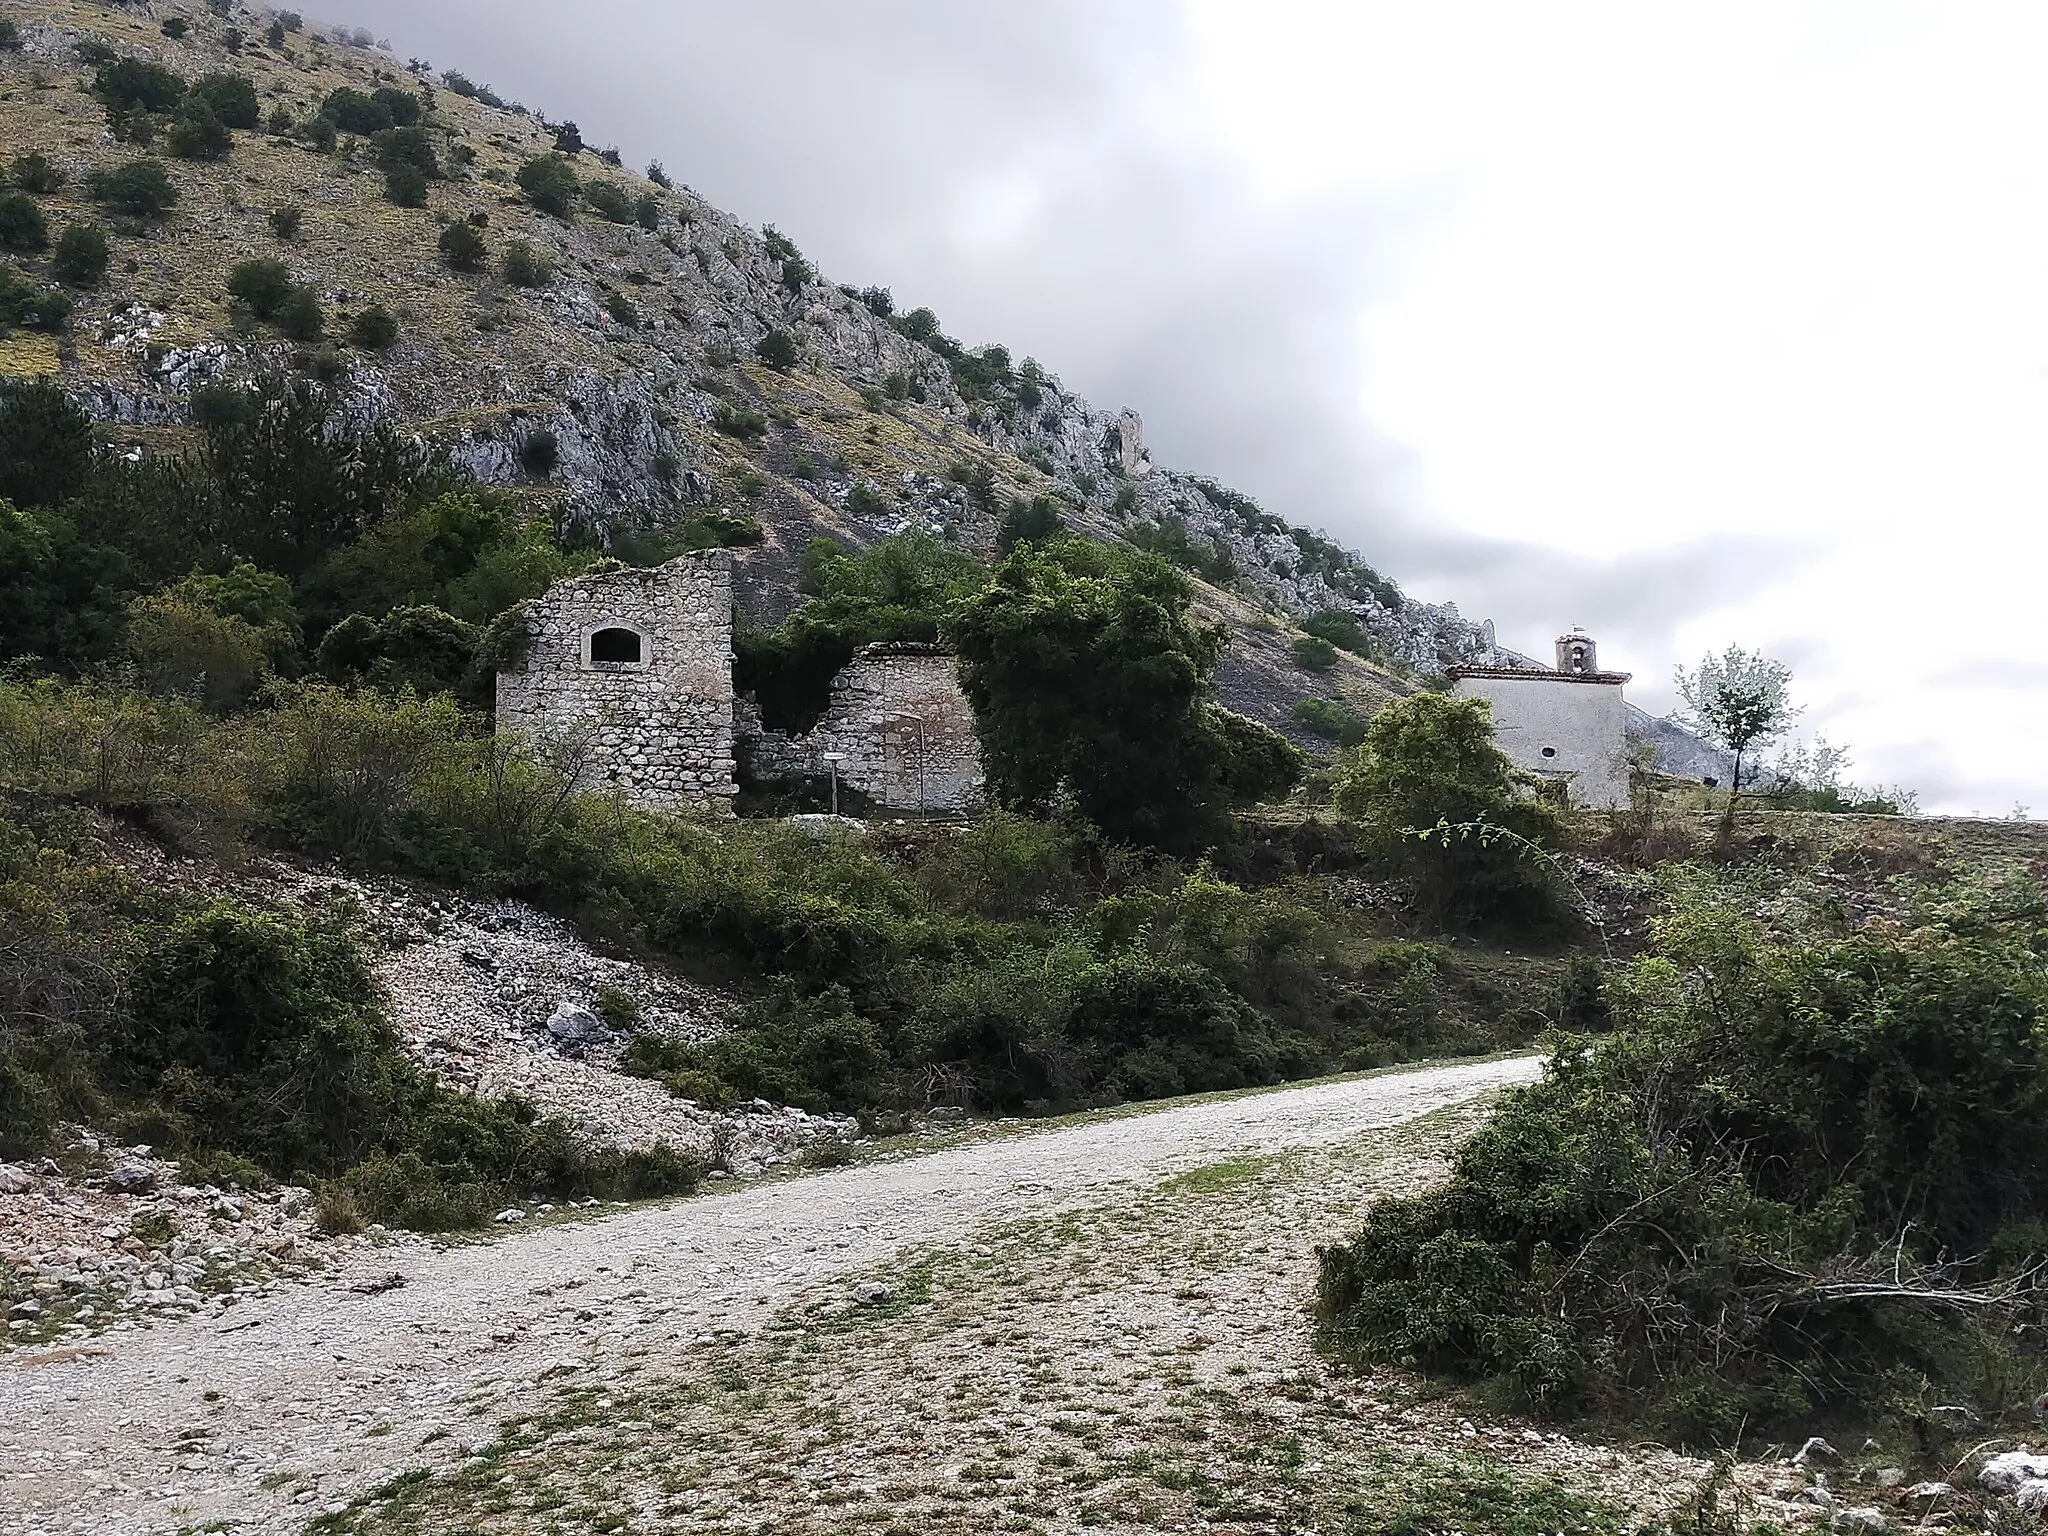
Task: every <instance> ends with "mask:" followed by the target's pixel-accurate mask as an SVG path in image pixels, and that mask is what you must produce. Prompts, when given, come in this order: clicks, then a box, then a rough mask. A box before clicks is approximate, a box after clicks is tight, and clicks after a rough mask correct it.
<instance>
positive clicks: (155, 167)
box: [89, 160, 178, 219]
mask: <svg viewBox="0 0 2048 1536" xmlns="http://www.w3.org/2000/svg"><path fill="white" fill-rule="evenodd" d="M89 185H90V188H91V191H92V195H93V198H94V200H95V201H98V202H102V203H105V204H106V205H107V206H108V207H109V208H111V209H113V210H114V212H116V213H124V214H127V215H128V216H129V217H130V218H137V219H150V218H160V217H162V216H163V215H164V214H166V213H168V212H169V211H170V210H171V209H172V208H173V207H174V206H175V205H176V204H177V201H178V189H177V187H176V186H175V185H173V183H172V181H171V177H170V173H169V172H168V171H166V170H165V169H164V166H163V162H162V161H160V160H131V161H129V162H128V164H126V165H122V166H115V167H113V168H111V169H108V170H103V171H95V172H93V174H92V176H91V178H90V181H89Z"/></svg>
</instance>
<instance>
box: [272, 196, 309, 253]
mask: <svg viewBox="0 0 2048 1536" xmlns="http://www.w3.org/2000/svg"><path fill="white" fill-rule="evenodd" d="M305 222H306V210H305V209H303V208H300V207H298V206H297V205H296V204H286V205H285V206H284V207H282V208H273V209H271V210H270V218H269V224H270V232H271V233H272V234H273V235H275V236H277V238H278V239H280V240H282V241H284V242H285V243H286V244H290V243H291V242H292V241H294V240H296V239H298V238H299V227H300V226H301V225H303V224H304V223H305Z"/></svg>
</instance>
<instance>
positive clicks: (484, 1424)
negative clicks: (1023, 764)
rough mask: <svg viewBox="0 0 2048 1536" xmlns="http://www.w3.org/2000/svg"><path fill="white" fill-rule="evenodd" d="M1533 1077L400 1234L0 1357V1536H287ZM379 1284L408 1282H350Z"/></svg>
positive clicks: (1339, 1097)
mask: <svg viewBox="0 0 2048 1536" xmlns="http://www.w3.org/2000/svg"><path fill="white" fill-rule="evenodd" d="M1536 1072H1537V1063H1536V1062H1535V1060H1534V1059H1532V1058H1517V1059H1513V1060H1505V1061H1494V1062H1484V1063H1477V1064H1470V1065H1457V1066H1447V1067H1431V1068H1424V1069H1419V1070H1415V1071H1408V1072H1401V1073H1395V1074H1386V1075H1381V1076H1376V1077H1370V1078H1364V1079H1358V1080H1353V1081H1347V1082H1341V1083H1330V1084H1319V1085H1316V1086H1312V1087H1305V1088H1297V1089H1288V1090H1283V1091H1278V1092H1271V1093H1261V1094H1253V1095H1248V1096H1245V1097H1241V1098H1233V1099H1224V1100H1210V1101H1201V1102H1195V1103H1190V1104H1187V1105H1182V1106H1178V1107H1174V1108H1169V1109H1163V1110H1158V1111H1153V1112H1149V1113H1137V1114H1126V1115H1115V1116H1105V1117H1098V1118H1091V1119H1089V1120H1086V1121H1084V1122H1082V1123H1079V1124H1073V1125H1068V1126H1064V1127H1061V1128H1058V1129H1051V1130H1045V1131H1038V1132H1032V1133H1028V1134H1021V1135H1016V1136H1008V1137H997V1138H990V1139H983V1140H979V1141H973V1142H970V1143H968V1144H966V1145H962V1146H959V1147H955V1148H952V1149H950V1150H945V1151H939V1152H933V1153H928V1154H924V1155H918V1156H910V1157H906V1158H903V1159H901V1160H896V1161H878V1162H874V1163H869V1164H866V1165H862V1166H857V1167H853V1168H848V1169H842V1170H838V1171H835V1172H830V1173H820V1174H816V1175H811V1176H807V1177H802V1178H797V1179H790V1180H784V1181H779V1182H775V1183H768V1184H758V1185H753V1186H748V1187H739V1188H735V1189H732V1190H730V1191H729V1192H725V1193H721V1194H714V1195H709V1196H703V1197H699V1198H696V1199H691V1200H686V1201H681V1202H677V1203H672V1204H666V1205H659V1206H650V1207H642V1208H638V1209H634V1210H631V1211H622V1212H618V1213H616V1214H613V1215H610V1216H607V1217H603V1218H600V1219H586V1220H579V1221H574V1222H563V1223H561V1224H558V1225H553V1226H546V1227H539V1228H535V1229H528V1230H523V1231H518V1232H516V1233H513V1234H510V1235H507V1236H505V1237H503V1238H500V1239H498V1240H494V1241H486V1242H471V1243H460V1244H456V1245H452V1246H448V1247H439V1248H437V1247H433V1246H430V1245H426V1244H423V1243H414V1242H407V1243H404V1244H399V1245H396V1246H393V1247H389V1248H386V1249H383V1250H381V1251H380V1252H377V1253H373V1254H369V1255H366V1256H363V1257H362V1258H360V1259H357V1260H353V1261H351V1265H350V1267H348V1268H344V1269H337V1270H331V1271H329V1272H327V1273H325V1274H323V1275H322V1276H321V1277H320V1278H319V1279H318V1280H317V1281H315V1282H311V1283H308V1284H306V1285H304V1286H301V1287H296V1288H293V1289H291V1290H288V1291H285V1292H282V1293H280V1294H277V1295H273V1296H269V1297H261V1298H255V1299H251V1300H248V1301H244V1302H242V1303H240V1304H238V1305H236V1306H234V1307H232V1308H230V1309H228V1310H227V1311H225V1312H223V1313H220V1314H218V1315H216V1316H213V1317H210V1318H190V1319H181V1320H178V1321H175V1322H167V1323H165V1324H162V1325H159V1326H158V1327H156V1328H155V1329H153V1330H151V1331H149V1332H147V1333H142V1334H137V1335H129V1336H125V1337H122V1338H120V1339H118V1340H113V1341H110V1346H109V1347H107V1348H105V1349H104V1351H103V1349H102V1348H101V1347H96V1346H86V1347H83V1348H81V1349H74V1350H46V1351H41V1352H35V1351H22V1352H19V1353H18V1354H17V1355H15V1356H14V1357H12V1358H9V1359H7V1360H6V1361H5V1362H4V1363H0V1536H31V1533H41V1532H49V1533H55V1532H84V1531H91V1532H95V1533H103V1536H104V1533H122V1536H128V1533H134V1536H143V1533H149V1536H155V1533H166V1536H168V1533H173V1532H178V1531H184V1530H192V1529H195V1528H225V1527H224V1526H216V1525H215V1522H231V1523H232V1528H234V1529H236V1530H240V1531H257V1532H272V1531H277V1532H283V1531H297V1530H301V1529H303V1528H304V1526H305V1525H306V1523H307V1522H308V1521H309V1520H312V1519H314V1518H315V1517H317V1516H318V1515H320V1514H321V1513H322V1512H323V1511H327V1510H338V1509H339V1508H341V1507H342V1506H343V1505H345V1504H347V1503H348V1501H350V1500H351V1499H353V1498H355V1497H357V1496H358V1495H360V1494H363V1493H365V1492H366V1491H368V1490H370V1489H373V1488H376V1487H378V1486H380V1485H383V1484H386V1483H388V1482H389V1481H390V1480H391V1479H392V1478H394V1477H396V1476H397V1475H399V1474H401V1473H404V1472H406V1471H409V1470H412V1469H414V1468H421V1467H445V1466H448V1465H450V1464H453V1463H457V1462H460V1461H461V1460H462V1459H463V1458H465V1457H467V1456H469V1455H470V1454H471V1453H472V1451H473V1450H474V1449H475V1448H476V1446H477V1445H478V1444H479V1443H481V1442H483V1441H487V1440H489V1439H490V1438H491V1436H492V1435H493V1434H494V1433H495V1430H496V1424H497V1422H498V1421H499V1420H501V1419H504V1418H507V1417H509V1416H512V1415H515V1414H519V1413H531V1412H533V1411H535V1410H536V1409H537V1408H539V1407H540V1406H542V1405H544V1404H545V1403H546V1402H547V1401H548V1400H549V1399H550V1398H551V1397H552V1396H553V1395H555V1394H557V1393H559V1392H560V1391H561V1390H562V1384H563V1383H564V1382H565V1381H569V1382H576V1381H581V1382H585V1383H588V1382H591V1381H594V1380H595V1381H603V1380H605V1379H608V1377H609V1374H610V1372H611V1370H612V1369H614V1368H618V1367H623V1366H625V1365H626V1363H627V1362H629V1361H630V1362H634V1365H633V1366H632V1369H634V1370H636V1371H639V1370H644V1369H645V1368H646V1367H647V1366H648V1365H650V1364H652V1365H655V1366H657V1367H658V1366H660V1365H662V1364H663V1363H665V1362H666V1361H668V1360H669V1359H671V1358H673V1359H675V1360H677V1361H681V1360H682V1359H683V1357H684V1356H685V1355H686V1354H687V1352H688V1351H689V1349H690V1348H691V1347H692V1346H693V1345H694V1344H702V1343H706V1342H709V1341H712V1340H717V1339H724V1338H732V1337H734V1336H744V1335H746V1334H749V1333H751V1332H753V1331H755V1330H756V1329H757V1328H758V1327H759V1326H760V1325H761V1324H762V1323H763V1322H765V1320H767V1319H768V1318H770V1317H771V1316H772V1315H773V1314H774V1312H775V1309H776V1307H777V1306H778V1305H779V1304H781V1303H783V1302H785V1301H786V1300H788V1299H789V1298H791V1297H793V1296H795V1295H797V1294H798V1293H799V1292H815V1290H816V1289H817V1288H818V1287H819V1286H820V1285H821V1284H822V1285H830V1284H832V1283H834V1282H835V1280H836V1279H837V1278H838V1277H845V1284H846V1285H847V1286H848V1287H849V1288H851V1286H852V1285H853V1282H854V1277H855V1276H856V1275H858V1274H859V1273H860V1272H862V1271H865V1270H870V1269H873V1268H874V1267H876V1266H877V1265H880V1264H883V1263H886V1262H887V1261H888V1260H889V1259H890V1258H891V1257H892V1256H894V1255H897V1254H900V1253H902V1252H904V1251H906V1250H908V1249H913V1248H917V1247H919V1246H929V1245H934V1244H949V1243H951V1244H957V1243H961V1242H971V1241H972V1240H973V1234H974V1232H975V1230H976V1229H977V1228H981V1227H987V1226H992V1225H993V1224H997V1223H1004V1222H1015V1221H1017V1220H1020V1219H1023V1218H1030V1217H1042V1216H1045V1215H1049V1214H1053V1213H1058V1212H1061V1211H1064V1210H1077V1209H1082V1208H1086V1207H1098V1208H1099V1207H1101V1206H1102V1205H1104V1203H1105V1202H1108V1201H1113V1200H1115V1199H1116V1198H1117V1197H1118V1195H1119V1193H1120V1192H1125V1193H1130V1194H1136V1193H1139V1192H1142V1191H1144V1190H1146V1189H1148V1188H1151V1187H1154V1186H1156V1185H1158V1184H1159V1183H1160V1182H1161V1181H1163V1180H1166V1179H1168V1178H1171V1177H1172V1176H1173V1175H1175V1174H1177V1173H1180V1172H1184V1171H1185V1170H1188V1169H1190V1168H1197V1167H1202V1166H1205V1165H1210V1164H1214V1163H1216V1162H1217V1161H1218V1160H1219V1159H1225V1158H1233V1157H1240V1156H1244V1155H1248V1154H1249V1155H1256V1154H1271V1153H1282V1152H1291V1151H1309V1150H1314V1149H1319V1148H1329V1147H1334V1146H1337V1145H1339V1144H1341V1143H1343V1142H1345V1141H1347V1140H1350V1139H1352V1138H1355V1137H1358V1136H1360V1135H1362V1134H1365V1133H1368V1132H1370V1131H1372V1130H1374V1129H1375V1128H1378V1127H1386V1126H1392V1125H1397V1124H1400V1123H1402V1122H1405V1121H1409V1120H1412V1119H1415V1118H1417V1117H1420V1116H1422V1115H1425V1114H1428V1113H1430V1112H1432V1111H1434V1110H1438V1109H1441V1108H1444V1107H1446V1106H1450V1105H1455V1104H1459V1103H1463V1102H1467V1101H1469V1100H1471V1099H1473V1098H1475V1097H1478V1096H1481V1095H1484V1094H1488V1093H1491V1092H1493V1091H1494V1090H1496V1089H1499V1088H1501V1087H1504V1086H1507V1085H1511V1084H1515V1083H1521V1082H1526V1081H1528V1080H1530V1079H1532V1078H1533V1077H1534V1076H1535V1075H1536ZM392 1274H401V1275H403V1277H404V1283H403V1285H401V1286H398V1287H395V1288H391V1289H384V1290H374V1289H368V1287H371V1286H373V1285H374V1284H375V1283H376V1282H378V1281H380V1280H382V1279H384V1278H385V1277H387V1276H389V1275H392ZM357 1287H365V1289H362V1290H359V1289H357Z"/></svg>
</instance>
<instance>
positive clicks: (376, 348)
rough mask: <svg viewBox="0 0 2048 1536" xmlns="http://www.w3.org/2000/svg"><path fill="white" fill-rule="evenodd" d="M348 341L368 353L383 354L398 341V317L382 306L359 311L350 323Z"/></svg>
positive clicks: (377, 305)
mask: <svg viewBox="0 0 2048 1536" xmlns="http://www.w3.org/2000/svg"><path fill="white" fill-rule="evenodd" d="M348 339H349V340H350V341H352V342H354V343H355V344H356V345H357V346H359V347H361V348H363V349H364V350H365V351H368V352H382V351H383V350H384V349H385V348H386V347H388V346H390V345H391V344H392V343H393V342H395V341H397V340H398V317H397V316H396V315H394V314H392V313H391V311H390V310H388V309H386V308H385V307H384V306H383V305H382V304H372V305H370V306H369V307H368V308H366V309H362V310H358V311H357V313H356V316H355V318H354V319H353V320H351V321H350V322H349V326H348Z"/></svg>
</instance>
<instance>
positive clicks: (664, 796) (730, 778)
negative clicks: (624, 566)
mask: <svg viewBox="0 0 2048 1536" xmlns="http://www.w3.org/2000/svg"><path fill="white" fill-rule="evenodd" d="M732 615H733V605H732V557H731V555H729V554H728V553H726V552H725V551H724V550H713V551H710V552H708V553H705V554H695V555H684V556H683V557H682V558H680V559H677V560H671V561H670V562H669V563H668V564H666V565H662V566H657V567H655V568H654V569H652V570H624V571H605V572H600V573H597V574H595V575H590V576H578V577H574V578H572V579H570V580H567V581H560V582H557V583H555V585H553V586H552V587H550V588H548V590H547V592H546V593H545V594H543V595H542V596H541V597H539V598H537V599H535V600H534V601H533V602H532V603H531V604H529V605H528V607H527V610H526V615H525V620H526V636H527V645H526V649H525V654H524V655H523V656H522V657H521V658H520V659H519V660H518V661H517V662H515V663H514V664H513V665H511V666H510V667H508V668H507V669H506V670H504V671H501V672H500V673H499V674H498V690H497V702H498V727H499V729H501V730H516V731H520V732H523V733H525V734H527V735H529V736H533V737H535V738H553V739H578V740H581V741H582V742H584V743H585V744H586V750H587V754H588V766H587V768H586V769H585V771H584V774H583V778H582V780H581V784H582V787H584V788H587V789H596V790H604V789H616V790H619V791H621V792H622V793H623V794H624V795H625V796H626V797H627V798H628V799H630V800H633V801H635V802H637V803H639V804H642V805H650V806H658V807H662V808H666V809H676V808H680V807H687V806H693V805H694V806H705V805H710V806H718V805H725V804H729V803H730V801H731V799H732V796H733V795H734V794H735V793H736V791H737V785H736V782H735V770H736V768H737V766H738V763H739V761H740V760H741V759H744V760H745V762H746V765H747V769H748V772H749V774H750V776H751V777H753V778H755V779H760V780H780V779H791V778H799V777H808V776H824V775H827V774H829V773H831V772H833V771H834V770H835V769H836V771H837V774H838V777H839V780H840V782H841V783H842V784H845V785H847V786H850V787H851V788H852V789H855V790H858V791H859V792H860V793H861V794H863V795H865V796H866V797H867V799H868V800H869V801H870V802H871V803H872V804H875V805H878V806H881V807H883V808H886V809H890V810H901V811H923V812H956V811H966V810H972V809H975V808H977V807H978V806H979V805H980V804H981V798H982V769H981V752H980V747H979V745H978V743H977V742H976V740H975V735H974V712H973V710H972V709H971V708H970V707H969V706H968V703H967V698H966V696H965V695H964V694H963V693H961V691H960V685H959V683H958V681H957V680H956V679H955V678H954V675H953V660H952V657H951V656H950V655H949V654H948V653H947V652H946V651H945V650H944V649H943V648H941V647H939V646H932V645H903V644H888V643H884V644H878V645H870V646H865V647H863V648H862V649H861V650H860V651H859V652H858V653H856V655H855V656H854V659H853V661H852V663H851V664H850V665H849V666H847V667H846V668H845V669H844V670H843V671H842V672H841V673H840V674H839V675H838V677H836V678H835V679H833V682H832V699H831V703H830V704H829V705H828V707H827V708H826V710H825V713H824V715H823V717H822V718H821V719H820V720H819V721H818V724H817V726H816V727H815V728H814V729H813V730H811V731H810V732H808V733H806V734H805V735H802V736H789V735H785V734H783V733H781V732H777V731H769V730H765V729H764V728H763V727H762V724H761V717H760V713H759V711H758V710H756V709H755V708H754V707H753V701H752V699H751V698H735V696H734V693H733V682H732V662H733V650H732V626H733V619H732Z"/></svg>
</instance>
